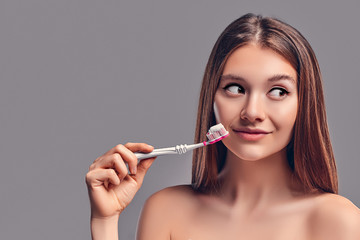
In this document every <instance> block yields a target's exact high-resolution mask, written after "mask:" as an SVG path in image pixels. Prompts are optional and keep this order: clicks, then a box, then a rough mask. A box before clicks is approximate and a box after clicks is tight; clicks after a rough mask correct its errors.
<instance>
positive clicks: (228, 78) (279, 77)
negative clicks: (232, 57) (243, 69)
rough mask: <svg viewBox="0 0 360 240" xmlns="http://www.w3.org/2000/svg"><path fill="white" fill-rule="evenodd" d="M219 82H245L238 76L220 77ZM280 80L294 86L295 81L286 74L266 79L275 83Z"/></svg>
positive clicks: (227, 75)
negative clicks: (287, 81)
mask: <svg viewBox="0 0 360 240" xmlns="http://www.w3.org/2000/svg"><path fill="white" fill-rule="evenodd" d="M220 80H236V81H245V82H246V80H245V78H243V77H241V76H239V75H234V74H226V75H222V76H221V78H220ZM280 80H289V81H290V82H292V83H294V84H296V81H295V79H294V78H293V77H291V76H290V75H287V74H276V75H274V76H272V77H270V78H268V81H269V82H276V81H280Z"/></svg>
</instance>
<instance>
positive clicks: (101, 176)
mask: <svg viewBox="0 0 360 240" xmlns="http://www.w3.org/2000/svg"><path fill="white" fill-rule="evenodd" d="M105 182H110V183H111V184H114V185H119V184H120V179H119V177H118V175H117V174H116V172H115V170H114V169H111V168H108V169H101V168H98V169H95V170H93V171H90V172H88V173H87V174H86V184H87V185H88V186H89V187H92V188H95V187H98V186H102V185H104V183H105Z"/></svg>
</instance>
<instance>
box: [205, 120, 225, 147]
mask: <svg viewBox="0 0 360 240" xmlns="http://www.w3.org/2000/svg"><path fill="white" fill-rule="evenodd" d="M228 135H229V132H228V131H226V129H225V128H224V126H223V125H222V124H221V123H219V124H217V125H215V126H212V127H211V128H210V129H209V131H208V132H207V133H206V137H207V138H208V139H209V142H210V143H214V142H217V141H220V140H221V139H223V138H224V137H227V136H228Z"/></svg>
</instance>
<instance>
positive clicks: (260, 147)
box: [214, 44, 298, 161]
mask: <svg viewBox="0 0 360 240" xmlns="http://www.w3.org/2000/svg"><path fill="white" fill-rule="evenodd" d="M296 81H297V74H296V71H295V69H294V68H293V67H292V66H291V65H290V63H289V62H288V61H287V60H286V59H285V58H283V57H282V56H281V55H279V54H277V53H276V52H274V51H272V50H270V49H266V48H260V47H259V46H257V45H255V44H249V45H245V46H243V47H240V48H239V49H237V50H236V51H234V52H233V53H232V54H231V55H230V57H229V58H228V60H227V62H226V64H225V68H224V71H223V74H222V77H221V80H220V84H219V87H218V89H217V91H216V94H215V101H214V111H215V117H216V121H217V122H218V123H219V122H221V123H222V124H223V125H224V127H225V128H226V129H227V130H228V131H229V133H230V134H229V136H228V137H227V138H225V139H223V140H222V141H223V143H224V144H225V146H226V147H227V148H228V150H230V151H231V152H232V153H233V154H235V155H236V156H237V157H239V158H240V159H243V160H249V161H255V160H259V159H263V158H266V157H268V156H271V155H273V154H275V153H278V152H280V151H281V150H282V149H284V148H285V147H286V146H287V144H288V143H289V141H290V139H291V137H292V129H293V126H294V123H295V119H296V114H297V107H298V97H297V87H296V86H297V84H296Z"/></svg>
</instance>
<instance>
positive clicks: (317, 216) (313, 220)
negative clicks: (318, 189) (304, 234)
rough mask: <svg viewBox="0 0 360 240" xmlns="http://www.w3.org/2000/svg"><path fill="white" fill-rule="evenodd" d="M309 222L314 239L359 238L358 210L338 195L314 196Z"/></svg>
mask: <svg viewBox="0 0 360 240" xmlns="http://www.w3.org/2000/svg"><path fill="white" fill-rule="evenodd" d="M309 222H310V228H311V230H312V233H313V235H314V236H316V238H315V239H327V240H330V239H344V240H347V239H348V240H352V239H354V240H355V239H360V210H359V208H358V207H356V206H355V205H354V204H353V203H352V202H351V201H350V200H349V199H347V198H345V197H342V196H340V195H336V194H330V193H326V194H321V195H319V196H317V197H315V204H314V208H313V209H312V211H311V214H310V221H309Z"/></svg>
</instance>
